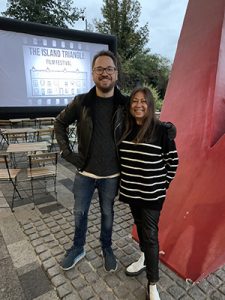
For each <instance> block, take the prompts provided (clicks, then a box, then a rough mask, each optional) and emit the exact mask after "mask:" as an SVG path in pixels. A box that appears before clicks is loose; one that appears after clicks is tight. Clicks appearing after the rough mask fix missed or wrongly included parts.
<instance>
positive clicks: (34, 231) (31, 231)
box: [24, 228, 36, 236]
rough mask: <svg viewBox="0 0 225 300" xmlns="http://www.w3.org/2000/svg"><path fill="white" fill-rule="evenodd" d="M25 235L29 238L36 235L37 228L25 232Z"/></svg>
mask: <svg viewBox="0 0 225 300" xmlns="http://www.w3.org/2000/svg"><path fill="white" fill-rule="evenodd" d="M24 233H25V234H26V235H28V236H29V235H32V234H36V229H35V228H30V229H27V230H24Z"/></svg>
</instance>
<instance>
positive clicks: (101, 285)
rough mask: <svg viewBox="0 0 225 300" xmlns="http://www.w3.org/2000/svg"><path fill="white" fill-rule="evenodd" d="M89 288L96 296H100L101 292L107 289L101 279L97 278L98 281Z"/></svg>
mask: <svg viewBox="0 0 225 300" xmlns="http://www.w3.org/2000/svg"><path fill="white" fill-rule="evenodd" d="M91 286H92V288H93V290H94V291H95V293H96V294H100V293H101V292H102V291H105V290H106V289H107V285H106V283H105V281H103V279H102V278H101V277H99V280H98V281H97V282H95V283H92V285H91Z"/></svg>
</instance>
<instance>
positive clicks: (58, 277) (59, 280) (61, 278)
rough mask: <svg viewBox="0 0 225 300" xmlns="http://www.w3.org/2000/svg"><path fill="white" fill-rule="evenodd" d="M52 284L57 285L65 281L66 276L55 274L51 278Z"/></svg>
mask: <svg viewBox="0 0 225 300" xmlns="http://www.w3.org/2000/svg"><path fill="white" fill-rule="evenodd" d="M51 281H52V284H53V285H54V286H55V287H58V286H60V285H62V284H64V283H66V278H65V277H64V276H63V275H62V274H57V275H56V276H54V277H53V278H51Z"/></svg>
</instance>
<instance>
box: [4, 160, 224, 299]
mask: <svg viewBox="0 0 225 300" xmlns="http://www.w3.org/2000/svg"><path fill="white" fill-rule="evenodd" d="M72 180H73V170H71V169H70V168H68V166H67V165H62V164H59V180H58V194H59V197H58V199H59V203H60V205H58V206H57V205H56V204H55V203H52V202H49V203H45V204H40V205H37V207H36V209H35V210H32V209H31V207H32V205H31V204H29V203H28V204H26V205H24V206H18V207H16V209H15V213H14V214H12V213H11V211H10V210H9V208H8V204H7V202H6V200H5V197H4V196H3V194H0V200H1V208H0V229H1V234H0V241H1V245H3V246H1V247H0V254H1V256H0V268H1V270H2V271H1V276H0V277H1V278H0V299H4V300H5V299H10V300H12V299H16V300H17V299H18V300H23V299H24V300H25V299H26V300H27V299H28V300H29V299H30V300H31V299H36V300H48V299H49V300H50V299H51V300H52V299H53V300H54V299H63V300H70V299H71V300H72V299H73V300H135V299H136V300H144V299H145V286H146V278H145V274H144V272H143V273H142V274H140V275H139V276H137V277H127V276H126V275H125V273H124V270H125V268H126V266H128V265H129V264H130V263H131V262H133V261H134V260H135V259H137V258H138V257H139V250H138V245H137V243H136V242H135V241H133V240H132V237H131V228H132V223H133V222H132V217H131V214H130V212H129V208H128V207H127V206H126V205H124V204H122V203H119V202H118V201H116V203H115V222H114V232H113V249H114V252H115V255H116V257H117V259H118V265H119V267H118V270H117V271H116V272H115V273H107V272H106V271H105V270H104V269H103V266H102V258H101V248H100V242H99V231H100V211H99V204H98V199H97V196H96V194H95V195H94V198H93V201H92V204H91V207H90V212H89V227H88V234H87V243H86V248H85V249H86V256H85V258H84V259H82V260H81V261H80V262H79V263H78V264H77V265H76V266H75V268H74V269H72V270H69V271H66V272H65V271H63V270H62V269H61V268H60V266H59V261H60V260H61V259H62V257H63V254H64V252H65V250H66V249H68V248H69V247H70V246H71V245H72V239H73V231H74V225H73V224H74V219H73V213H72V208H73V195H72V192H71V186H72ZM0 190H1V186H0ZM9 270H10V272H9ZM7 272H8V273H7ZM7 274H10V278H11V279H12V278H13V281H12V280H11V282H10V284H9V283H7V280H6V279H7ZM3 279H4V280H3ZM12 282H13V283H12ZM10 285H11V286H10ZM13 287H14V288H13ZM158 289H159V292H160V296H161V299H162V300H174V299H179V300H181V299H182V300H188V299H195V300H201V299H214V300H223V299H225V266H224V267H222V268H220V269H219V270H218V271H217V272H215V273H213V274H211V275H210V276H208V277H207V278H206V279H204V280H203V281H201V282H200V283H196V284H191V283H188V282H186V281H185V280H183V279H181V278H179V277H178V276H177V275H176V274H175V273H174V272H172V271H171V270H170V269H169V268H167V267H166V266H165V265H163V264H162V263H160V281H159V283H158ZM15 291H16V293H15Z"/></svg>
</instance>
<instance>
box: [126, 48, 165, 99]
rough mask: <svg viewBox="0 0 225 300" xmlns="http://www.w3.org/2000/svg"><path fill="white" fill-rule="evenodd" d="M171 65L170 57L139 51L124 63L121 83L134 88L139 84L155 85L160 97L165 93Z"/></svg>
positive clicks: (128, 87)
mask: <svg viewBox="0 0 225 300" xmlns="http://www.w3.org/2000/svg"><path fill="white" fill-rule="evenodd" d="M170 69H171V65H170V62H169V60H168V59H166V58H164V57H162V56H160V55H156V54H148V53H147V54H144V53H139V54H138V55H136V56H135V57H134V58H133V59H131V60H127V61H125V62H124V63H123V65H122V71H121V77H120V85H121V86H122V87H123V88H124V89H132V88H133V87H134V86H136V85H137V84H143V83H145V84H147V85H151V86H153V87H155V88H156V89H157V91H158V93H159V96H160V98H163V97H164V95H165V91H166V87H167V83H168V78H169V74H170Z"/></svg>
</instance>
